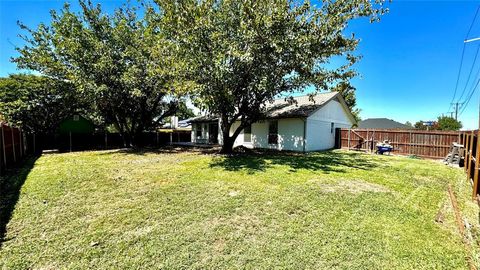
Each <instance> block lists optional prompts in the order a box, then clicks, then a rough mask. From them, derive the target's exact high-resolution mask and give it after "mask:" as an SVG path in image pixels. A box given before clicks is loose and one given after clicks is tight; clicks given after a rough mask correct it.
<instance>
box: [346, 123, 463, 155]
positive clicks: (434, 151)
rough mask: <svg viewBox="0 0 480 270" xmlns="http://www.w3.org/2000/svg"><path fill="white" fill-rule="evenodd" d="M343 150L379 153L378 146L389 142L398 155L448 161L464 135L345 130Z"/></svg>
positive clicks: (422, 131)
mask: <svg viewBox="0 0 480 270" xmlns="http://www.w3.org/2000/svg"><path fill="white" fill-rule="evenodd" d="M340 132H341V135H340V145H341V148H347V149H357V150H365V151H375V150H376V149H375V145H376V144H377V143H378V142H383V141H385V140H388V141H389V142H390V145H392V146H393V151H394V153H395V154H401V155H416V156H420V157H426V158H444V157H445V156H447V154H448V151H449V149H450V146H451V145H452V143H453V142H459V141H460V139H461V138H460V132H455V131H424V130H385V129H341V130H340Z"/></svg>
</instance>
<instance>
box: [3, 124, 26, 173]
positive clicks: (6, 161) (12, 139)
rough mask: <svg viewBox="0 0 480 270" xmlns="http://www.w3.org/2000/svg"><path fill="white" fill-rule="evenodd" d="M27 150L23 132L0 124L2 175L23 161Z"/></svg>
mask: <svg viewBox="0 0 480 270" xmlns="http://www.w3.org/2000/svg"><path fill="white" fill-rule="evenodd" d="M25 149H26V148H25V140H24V135H23V133H22V130H21V129H19V128H15V127H10V126H7V125H6V124H4V123H0V175H3V174H4V173H5V171H6V170H7V169H8V168H12V167H14V166H15V165H16V164H17V163H19V162H20V161H21V160H22V159H23V157H24V156H25Z"/></svg>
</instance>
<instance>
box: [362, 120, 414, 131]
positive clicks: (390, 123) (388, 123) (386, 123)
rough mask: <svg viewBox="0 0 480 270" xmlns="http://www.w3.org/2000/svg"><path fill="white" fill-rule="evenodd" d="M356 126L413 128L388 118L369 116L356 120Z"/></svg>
mask: <svg viewBox="0 0 480 270" xmlns="http://www.w3.org/2000/svg"><path fill="white" fill-rule="evenodd" d="M358 128H377V129H413V127H411V126H408V125H405V124H402V123H400V122H397V121H394V120H392V119H388V118H369V119H365V120H363V121H360V122H358Z"/></svg>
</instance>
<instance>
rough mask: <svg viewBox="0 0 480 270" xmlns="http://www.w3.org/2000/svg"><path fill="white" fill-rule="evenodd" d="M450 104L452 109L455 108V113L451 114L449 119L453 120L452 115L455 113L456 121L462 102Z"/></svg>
mask: <svg viewBox="0 0 480 270" xmlns="http://www.w3.org/2000/svg"><path fill="white" fill-rule="evenodd" d="M450 104H451V105H454V106H453V107H454V108H455V112H451V114H452V115H451V117H452V118H453V113H455V120H458V110H459V109H460V108H461V107H462V105H463V102H453V103H450Z"/></svg>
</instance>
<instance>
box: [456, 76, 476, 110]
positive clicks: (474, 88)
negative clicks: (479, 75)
mask: <svg viewBox="0 0 480 270" xmlns="http://www.w3.org/2000/svg"><path fill="white" fill-rule="evenodd" d="M479 83H480V79H479V80H477V83H476V84H475V87H473V89H472V91H471V92H470V95H469V96H468V99H467V100H466V101H465V105H464V106H463V109H462V111H461V112H460V115H462V113H463V112H464V111H465V109H466V108H467V106H468V103H469V102H470V99H471V98H472V96H473V94H474V93H475V91H476V90H477V87H478V84H479Z"/></svg>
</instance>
